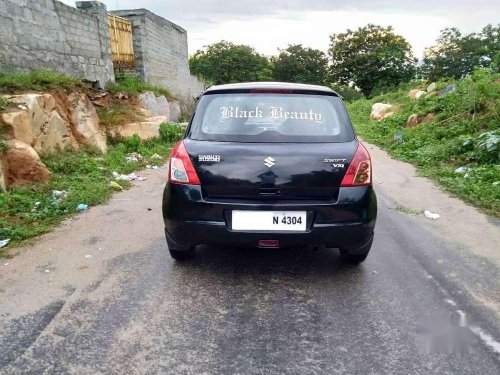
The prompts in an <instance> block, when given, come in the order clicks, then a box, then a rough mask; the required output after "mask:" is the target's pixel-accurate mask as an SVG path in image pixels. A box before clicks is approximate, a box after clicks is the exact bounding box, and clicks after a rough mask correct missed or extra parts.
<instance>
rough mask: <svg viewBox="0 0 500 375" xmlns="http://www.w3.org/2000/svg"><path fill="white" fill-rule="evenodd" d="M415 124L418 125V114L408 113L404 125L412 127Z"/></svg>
mask: <svg viewBox="0 0 500 375" xmlns="http://www.w3.org/2000/svg"><path fill="white" fill-rule="evenodd" d="M416 125H418V115H417V114H416V113H414V114H412V115H410V117H408V120H406V127H407V128H412V127H414V126H416Z"/></svg>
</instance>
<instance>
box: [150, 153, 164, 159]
mask: <svg viewBox="0 0 500 375" xmlns="http://www.w3.org/2000/svg"><path fill="white" fill-rule="evenodd" d="M150 159H163V158H162V157H161V156H160V155H158V154H154V155H153V156H151V157H150Z"/></svg>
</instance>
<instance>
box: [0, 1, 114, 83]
mask: <svg viewBox="0 0 500 375" xmlns="http://www.w3.org/2000/svg"><path fill="white" fill-rule="evenodd" d="M77 8H78V9H76V8H73V7H70V6H68V5H65V4H63V3H61V2H59V1H56V0H0V46H1V48H0V67H1V68H4V69H5V68H7V69H16V70H33V69H48V70H56V71H59V72H61V73H65V74H69V75H72V76H74V77H78V78H82V79H86V80H88V81H92V82H97V83H98V84H99V85H100V86H103V85H104V84H105V83H107V82H109V81H114V73H113V63H112V61H111V48H110V41H109V30H108V20H107V12H106V7H105V5H103V4H102V3H100V2H97V1H80V2H77Z"/></svg>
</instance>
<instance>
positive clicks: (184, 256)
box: [168, 248, 194, 262]
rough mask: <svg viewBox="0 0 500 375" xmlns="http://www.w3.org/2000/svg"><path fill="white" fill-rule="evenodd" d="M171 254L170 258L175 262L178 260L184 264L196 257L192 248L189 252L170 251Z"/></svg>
mask: <svg viewBox="0 0 500 375" xmlns="http://www.w3.org/2000/svg"><path fill="white" fill-rule="evenodd" d="M168 251H169V252H170V256H171V257H172V258H174V259H175V260H178V261H180V262H183V261H185V260H188V259H191V258H192V257H193V256H194V248H191V249H189V250H182V251H179V250H172V249H168Z"/></svg>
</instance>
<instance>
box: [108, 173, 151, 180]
mask: <svg viewBox="0 0 500 375" xmlns="http://www.w3.org/2000/svg"><path fill="white" fill-rule="evenodd" d="M113 177H114V178H115V180H119V181H144V180H145V179H146V177H141V176H137V175H136V174H135V173H134V172H132V173H130V174H119V173H118V172H113Z"/></svg>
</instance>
